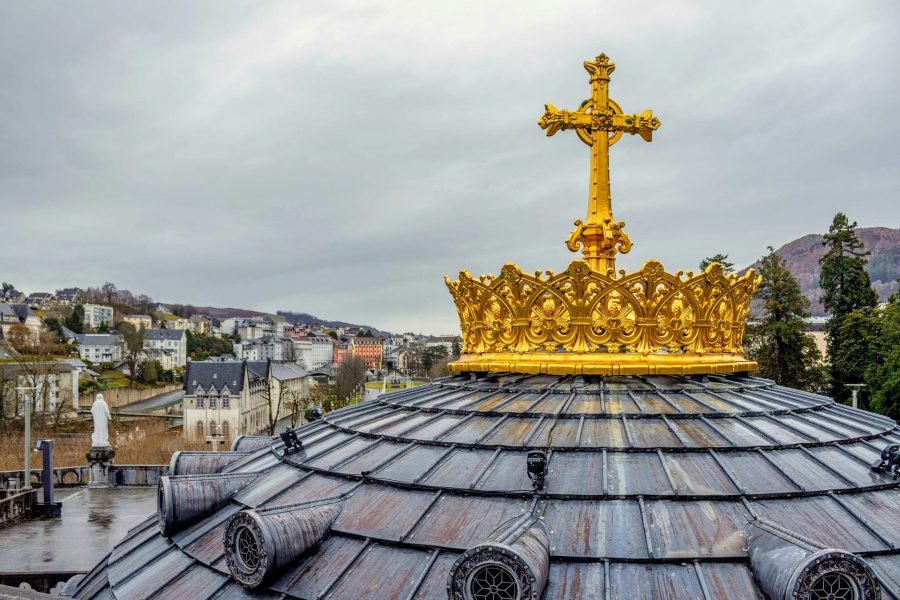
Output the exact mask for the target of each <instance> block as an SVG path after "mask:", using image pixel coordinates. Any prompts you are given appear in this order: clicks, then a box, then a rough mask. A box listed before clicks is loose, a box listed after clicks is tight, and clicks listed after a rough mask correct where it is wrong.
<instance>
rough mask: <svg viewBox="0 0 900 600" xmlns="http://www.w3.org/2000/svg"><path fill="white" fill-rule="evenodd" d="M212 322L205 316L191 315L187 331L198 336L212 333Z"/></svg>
mask: <svg viewBox="0 0 900 600" xmlns="http://www.w3.org/2000/svg"><path fill="white" fill-rule="evenodd" d="M212 329H213V321H212V319H211V318H210V317H208V316H206V315H191V317H190V318H189V319H188V331H190V332H191V333H196V334H199V335H209V334H210V333H212Z"/></svg>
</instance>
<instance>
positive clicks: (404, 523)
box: [332, 485, 434, 541]
mask: <svg viewBox="0 0 900 600" xmlns="http://www.w3.org/2000/svg"><path fill="white" fill-rule="evenodd" d="M433 499H434V492H424V491H415V490H400V489H395V488H389V487H385V486H375V485H369V486H366V487H364V488H362V489H361V490H360V491H358V492H356V493H355V494H353V495H352V496H351V497H350V498H348V499H347V500H346V501H345V505H344V510H343V511H342V512H341V516H340V517H338V520H337V521H336V522H335V523H334V525H333V526H332V529H333V530H334V531H340V532H347V533H354V534H357V535H361V536H365V537H372V538H378V539H387V540H392V541H397V540H399V539H400V538H401V537H402V536H403V535H404V534H405V533H406V532H407V531H409V529H410V528H411V527H412V526H413V525H415V523H416V522H417V521H418V520H419V519H420V518H421V516H422V515H423V514H424V513H425V511H426V510H427V509H428V507H429V505H430V504H431V502H432V500H433Z"/></svg>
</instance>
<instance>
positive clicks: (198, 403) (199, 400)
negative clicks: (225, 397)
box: [197, 394, 204, 408]
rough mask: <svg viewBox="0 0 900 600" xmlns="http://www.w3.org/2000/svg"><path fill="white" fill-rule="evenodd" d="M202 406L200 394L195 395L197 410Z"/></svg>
mask: <svg viewBox="0 0 900 600" xmlns="http://www.w3.org/2000/svg"><path fill="white" fill-rule="evenodd" d="M203 404H204V402H203V396H202V395H200V394H197V408H203Z"/></svg>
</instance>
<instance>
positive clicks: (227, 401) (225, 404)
mask: <svg viewBox="0 0 900 600" xmlns="http://www.w3.org/2000/svg"><path fill="white" fill-rule="evenodd" d="M222 408H231V398H229V397H228V395H227V394H225V395H224V396H222Z"/></svg>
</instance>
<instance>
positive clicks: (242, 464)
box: [222, 450, 281, 473]
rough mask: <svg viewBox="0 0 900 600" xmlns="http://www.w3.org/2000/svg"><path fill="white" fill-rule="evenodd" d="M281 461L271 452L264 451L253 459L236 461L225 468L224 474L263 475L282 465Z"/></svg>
mask: <svg viewBox="0 0 900 600" xmlns="http://www.w3.org/2000/svg"><path fill="white" fill-rule="evenodd" d="M280 464H281V461H280V460H279V458H278V457H277V456H275V455H274V454H272V453H271V452H269V451H268V450H263V451H261V452H260V453H258V454H256V455H254V456H253V457H252V458H247V459H241V460H238V461H235V462H233V463H231V464H230V465H228V466H227V467H225V468H224V469H223V470H222V472H224V473H261V472H263V471H267V470H269V469H271V468H272V467H274V466H276V465H280Z"/></svg>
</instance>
